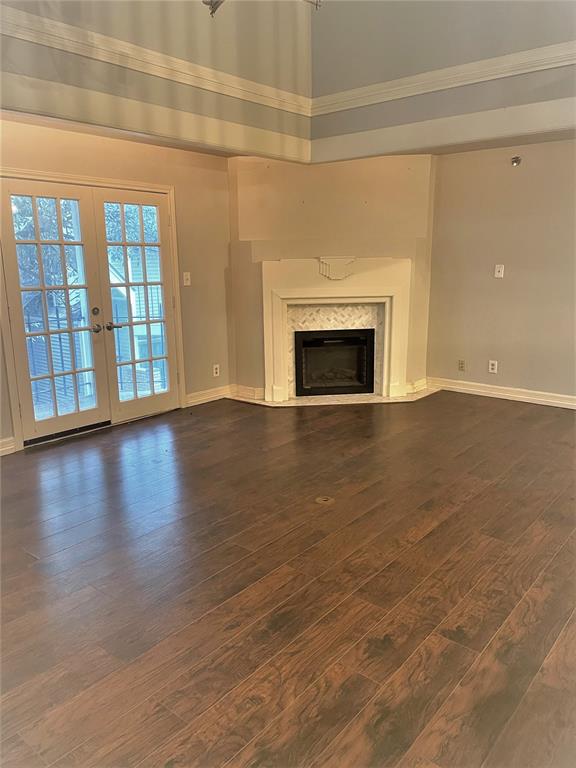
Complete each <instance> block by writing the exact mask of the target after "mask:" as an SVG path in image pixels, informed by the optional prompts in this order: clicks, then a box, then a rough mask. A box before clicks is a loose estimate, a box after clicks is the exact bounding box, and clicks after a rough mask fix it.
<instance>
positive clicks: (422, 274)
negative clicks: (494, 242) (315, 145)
mask: <svg viewBox="0 0 576 768" xmlns="http://www.w3.org/2000/svg"><path fill="white" fill-rule="evenodd" d="M229 168H230V191H231V196H232V199H234V201H235V205H234V206H233V209H232V226H231V229H232V233H233V238H234V239H238V240H240V241H262V240H268V241H270V240H272V241H286V242H289V241H291V240H292V241H302V240H318V241H327V240H331V241H334V243H335V244H336V247H337V245H338V243H344V242H345V243H347V247H348V248H350V246H351V245H352V247H354V245H355V244H358V246H360V244H364V245H365V244H368V246H366V247H369V248H372V249H373V252H371V254H370V255H378V256H388V257H403V258H409V259H411V260H412V262H413V277H412V295H411V312H410V324H411V343H410V348H409V353H408V354H409V359H408V380H409V381H412V382H415V381H417V380H418V379H421V378H423V377H424V376H426V345H427V343H426V338H427V326H428V296H429V276H430V235H431V215H432V209H431V194H432V182H433V170H434V163H433V160H432V158H431V157H430V156H429V155H416V156H403V157H377V158H370V159H365V160H364V159H363V160H352V161H348V162H342V163H327V164H325V165H319V166H308V165H298V164H295V163H287V162H282V161H275V160H262V159H259V158H234V159H232V160H229ZM307 251H308V254H309V255H310V256H311V257H317V256H319V255H325V256H330V255H337V254H335V253H334V252H331V251H328V252H324V253H320V252H319V251H318V250H315V249H314V248H312V249H307ZM294 253H295V254H296V255H298V254H299V253H301V248H298V247H297V246H296V245H295V247H294ZM357 255H359V256H360V255H361V254H360V253H358V254H357ZM364 255H367V254H366V253H364ZM247 259H248V261H247ZM260 282H261V272H260V270H259V269H258V265H253V264H250V261H249V257H247V256H246V251H245V250H244V249H243V248H238V249H236V248H234V247H233V248H232V249H231V280H230V291H231V294H232V295H233V296H234V297H235V306H236V310H235V311H234V312H233V314H232V317H233V327H234V333H235V357H236V365H237V372H238V376H237V383H238V384H243V385H245V386H251V387H262V386H263V385H264V381H263V378H264V374H263V348H262V340H261V333H262V332H261V328H262V303H261V298H260V296H261V292H260ZM257 331H259V332H260V338H258V337H257V336H255V335H254V334H255V333H256V332H257Z"/></svg>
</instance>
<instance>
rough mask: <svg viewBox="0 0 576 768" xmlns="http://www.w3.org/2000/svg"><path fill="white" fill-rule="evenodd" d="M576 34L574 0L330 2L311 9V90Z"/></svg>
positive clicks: (381, 78)
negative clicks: (313, 11) (315, 11)
mask: <svg viewBox="0 0 576 768" xmlns="http://www.w3.org/2000/svg"><path fill="white" fill-rule="evenodd" d="M574 39H576V3H574V2H568V1H567V0H566V1H562V0H560V1H559V0H545V1H544V2H542V1H538V0H528V1H527V0H502V1H501V0H448V1H446V0H424V1H421V0H396V1H395V2H388V1H384V2H382V1H378V0H376V1H375V0H325V2H324V5H323V6H322V9H321V10H320V11H319V12H318V13H314V14H313V15H312V84H313V89H312V93H313V95H314V96H323V95H325V94H328V93H335V92H337V91H343V90H346V89H348V88H358V87H360V86H364V85H370V84H372V83H378V82H382V81H386V80H395V79H396V78H400V77H407V76H410V75H415V74H418V73H420V72H427V71H429V70H433V69H442V68H444V67H450V66H454V65H456V64H463V63H466V62H470V61H478V60H480V59H488V58H492V57H493V56H501V55H503V54H507V53H513V52H516V51H523V50H527V49H529V48H537V47H540V46H543V45H550V44H552V43H559V42H564V41H567V40H574Z"/></svg>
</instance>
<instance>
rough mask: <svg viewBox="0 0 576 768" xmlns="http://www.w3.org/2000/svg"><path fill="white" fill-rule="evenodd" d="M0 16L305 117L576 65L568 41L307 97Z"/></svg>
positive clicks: (574, 43)
mask: <svg viewBox="0 0 576 768" xmlns="http://www.w3.org/2000/svg"><path fill="white" fill-rule="evenodd" d="M1 19H2V34H4V35H6V36H8V37H15V38H18V39H20V40H25V41H27V42H31V43H36V44H38V45H44V46H47V47H50V48H54V49H56V50H61V51H65V52H68V53H73V54H77V55H80V56H84V57H86V58H90V59H94V60H97V61H102V62H105V63H108V64H115V65H117V66H121V67H125V68H127V69H131V70H135V71H137V72H141V73H143V74H148V75H152V76H155V77H161V78H163V79H165V80H170V81H173V82H178V83H183V84H185V85H190V86H193V87H195V88H200V89H203V90H206V91H211V92H213V93H218V94H220V95H222V96H231V97H233V98H237V99H242V100H244V101H250V102H253V103H256V104H260V105H262V106H266V107H271V108H273V109H279V110H282V111H285V112H292V113H294V114H298V115H304V116H305V117H315V116H318V115H326V114H330V113H333V112H341V111H344V110H350V109H357V108H359V107H366V106H371V105H374V104H381V103H384V102H387V101H394V100H396V99H405V98H407V97H410V96H419V95H422V94H425V93H433V92H434V91H443V90H447V89H450V88H458V87H461V86H466V85H473V84H475V83H482V82H487V81H490V80H496V79H499V78H505V77H513V76H514V75H523V74H528V73H530V72H538V71H542V70H547V69H554V68H558V67H567V66H571V65H574V64H576V40H570V41H568V42H565V43H556V44H554V45H546V46H542V47H539V48H533V49H530V50H527V51H519V52H517V53H510V54H506V55H504V56H496V57H493V58H490V59H483V60H481V61H474V62H469V63H467V64H459V65H456V66H453V67H446V68H444V69H436V70H430V71H428V72H422V73H420V74H418V75H413V76H410V77H402V78H398V79H396V80H389V81H387V82H381V83H374V84H373V85H367V86H363V87H361V88H352V89H349V90H346V91H340V92H338V93H333V94H329V95H326V96H317V97H315V98H309V97H308V96H302V95H299V94H296V93H291V92H289V91H283V90H279V89H276V88H273V87H271V86H268V85H265V84H263V83H257V82H255V81H253V80H246V79H244V78H241V77H237V76H235V75H230V74H228V73H227V72H221V71H219V70H216V69H211V68H210V67H203V66H201V65H199V64H193V63H191V62H189V61H185V60H184V59H179V58H176V57H174V56H168V55H167V54H164V53H160V52H159V51H154V50H151V49H149V48H143V47H142V46H139V45H135V44H133V43H129V42H126V41H124V40H119V39H117V38H114V37H110V36H108V35H103V34H100V33H99V32H93V31H91V30H87V29H82V28H80V27H76V26H73V25H71V24H65V23H64V22H60V21H56V20H54V19H48V18H45V17H41V16H37V15H36V14H32V13H27V12H26V11H21V10H19V9H16V8H12V7H10V6H1Z"/></svg>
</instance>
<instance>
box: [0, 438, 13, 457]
mask: <svg viewBox="0 0 576 768" xmlns="http://www.w3.org/2000/svg"><path fill="white" fill-rule="evenodd" d="M15 452H16V440H14V438H13V437H3V438H2V439H1V440H0V456H7V455H8V454H9V453H15Z"/></svg>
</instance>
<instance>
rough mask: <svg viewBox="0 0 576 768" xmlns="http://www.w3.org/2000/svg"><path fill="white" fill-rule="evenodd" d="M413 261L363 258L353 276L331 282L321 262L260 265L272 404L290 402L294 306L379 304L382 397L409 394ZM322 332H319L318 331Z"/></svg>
mask: <svg viewBox="0 0 576 768" xmlns="http://www.w3.org/2000/svg"><path fill="white" fill-rule="evenodd" d="M411 272H412V263H411V261H410V259H382V258H371V259H365V258H360V259H356V260H355V261H354V268H353V271H352V272H351V273H350V274H346V271H343V272H342V275H343V276H342V277H340V275H339V276H338V279H330V277H329V276H327V275H326V273H325V270H324V271H323V270H322V269H319V260H318V259H294V258H291V259H287V260H281V261H265V262H264V263H263V264H262V286H263V316H264V368H265V394H264V398H265V401H266V402H269V403H282V402H285V401H287V400H288V399H289V398H290V389H289V360H288V351H289V348H290V346H291V345H289V343H288V338H289V337H288V333H289V329H288V308H289V307H290V306H292V305H295V304H308V305H310V304H316V305H329V304H338V305H342V304H364V305H365V304H372V303H373V304H377V305H379V306H380V307H381V308H382V311H383V313H384V332H383V334H382V338H381V340H380V342H379V343H381V344H383V345H384V348H383V349H382V350H380V352H381V354H380V355H377V357H378V359H379V360H380V363H379V364H380V365H381V366H382V367H381V370H380V371H378V372H377V374H378V375H377V380H378V381H379V382H380V384H379V386H380V390H381V391H379V392H376V393H375V394H376V395H380V396H382V397H402V396H404V395H406V394H407V392H408V388H407V381H406V370H407V356H408V331H409V305H410V281H411ZM319 330H320V329H319Z"/></svg>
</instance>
